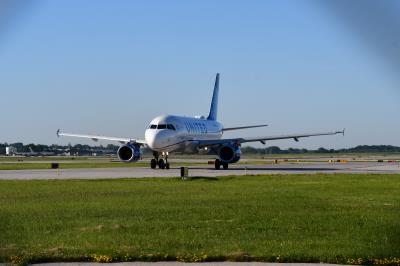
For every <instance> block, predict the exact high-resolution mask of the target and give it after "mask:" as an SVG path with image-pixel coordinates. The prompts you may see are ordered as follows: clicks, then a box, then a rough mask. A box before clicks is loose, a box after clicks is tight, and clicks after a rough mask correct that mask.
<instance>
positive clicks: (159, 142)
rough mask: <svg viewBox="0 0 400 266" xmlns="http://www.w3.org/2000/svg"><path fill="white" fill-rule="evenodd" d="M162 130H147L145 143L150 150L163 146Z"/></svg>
mask: <svg viewBox="0 0 400 266" xmlns="http://www.w3.org/2000/svg"><path fill="white" fill-rule="evenodd" d="M163 135H164V134H163V132H162V131H147V132H146V143H147V145H148V146H149V147H150V149H152V150H157V149H160V148H162V147H163Z"/></svg>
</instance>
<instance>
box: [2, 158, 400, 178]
mask: <svg viewBox="0 0 400 266" xmlns="http://www.w3.org/2000/svg"><path fill="white" fill-rule="evenodd" d="M173 166H174V167H173V168H172V169H170V170H160V169H156V170H152V169H150V168H147V167H146V168H145V167H124V168H91V169H58V170H1V171H0V180H31V179H42V180H46V179H116V178H152V177H180V167H179V164H178V163H177V164H174V165H173ZM313 173H380V174H400V164H399V163H376V162H350V163H279V164H240V165H230V169H228V170H215V169H214V168H213V167H212V166H211V165H210V166H192V167H190V166H189V176H190V177H217V176H232V175H233V176H234V175H267V174H313Z"/></svg>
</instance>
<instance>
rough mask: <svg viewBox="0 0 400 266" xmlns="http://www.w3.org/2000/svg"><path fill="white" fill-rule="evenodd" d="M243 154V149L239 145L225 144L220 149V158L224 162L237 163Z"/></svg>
mask: <svg viewBox="0 0 400 266" xmlns="http://www.w3.org/2000/svg"><path fill="white" fill-rule="evenodd" d="M241 155H242V151H241V150H240V147H239V146H237V145H232V144H225V145H223V146H221V148H219V150H218V156H219V159H220V160H221V162H223V163H237V162H238V161H239V160H240V156H241Z"/></svg>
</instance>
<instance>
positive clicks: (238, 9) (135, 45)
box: [0, 0, 400, 148]
mask: <svg viewBox="0 0 400 266" xmlns="http://www.w3.org/2000/svg"><path fill="white" fill-rule="evenodd" d="M19 8H21V9H23V11H21V12H14V13H15V14H14V13H13V15H12V16H10V17H11V19H10V20H9V21H8V22H7V23H6V27H3V30H1V31H0V88H1V103H2V104H1V106H2V112H1V113H0V122H1V123H2V126H1V130H0V142H17V141H21V142H24V143H31V142H33V143H45V144H51V143H58V144H65V143H69V142H71V143H92V142H86V141H82V140H76V139H57V137H56V135H55V132H56V130H57V129H58V128H61V129H63V130H65V131H72V132H79V133H99V134H104V135H111V136H120V137H133V138H143V134H144V130H145V128H146V127H147V126H148V123H149V122H150V120H151V119H152V118H153V117H155V116H157V115H159V114H178V115H179V114H182V115H201V114H206V113H207V112H208V109H209V104H210V103H209V102H210V99H211V94H212V87H213V82H214V78H215V73H216V72H220V73H221V84H220V87H221V95H220V105H219V108H220V110H219V118H220V120H221V122H223V123H224V124H225V125H226V126H240V125H248V124H258V123H267V124H269V125H270V126H269V127H267V128H264V129H254V130H247V131H240V132H239V131H238V132H235V133H230V134H229V135H227V136H228V137H233V136H241V137H242V136H262V135H274V134H288V133H308V132H314V131H317V132H319V131H327V130H328V131H330V130H337V129H342V128H346V130H347V132H346V136H345V137H341V136H334V137H316V138H309V139H304V140H302V141H300V142H299V143H295V142H293V141H291V140H289V141H288V140H285V141H274V142H270V143H268V144H267V145H269V146H271V145H278V146H280V147H282V148H287V147H300V148H318V147H321V146H323V147H326V148H343V147H351V146H355V145H362V144H367V145H373V144H388V145H398V146H400V138H399V136H400V125H399V123H398V119H397V114H399V111H400V107H399V100H400V94H399V92H398V85H399V79H398V77H397V76H396V75H395V73H394V72H395V71H393V69H392V68H391V66H390V65H388V64H387V63H386V62H385V60H382V58H381V57H380V56H379V55H378V54H376V53H374V52H373V51H372V50H371V49H369V48H368V45H366V44H365V43H364V42H363V40H362V39H359V38H357V37H355V36H354V34H353V33H352V32H351V31H349V30H347V29H346V27H345V26H344V25H343V24H342V23H340V22H338V21H337V19H335V18H334V17H333V16H329V15H328V14H327V13H326V12H324V11H323V10H322V8H321V7H320V6H318V5H316V4H315V2H314V1H311V0H310V1H305V0H303V1H293V0H292V1H288V0H279V1H264V0H260V1H256V0H252V1H228V0H226V1H223V0H220V1H212V0H205V1H184V0H180V1H161V0H160V1H122V0H119V1H78V0H68V1H67V0H64V1H62V0H60V1H44V0H43V1H40V0H38V1H35V2H34V4H31V5H29V7H24V8H23V7H21V6H20V7H19ZM17 13H18V14H17ZM13 17H15V18H13Z"/></svg>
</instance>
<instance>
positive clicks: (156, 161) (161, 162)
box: [150, 152, 170, 170]
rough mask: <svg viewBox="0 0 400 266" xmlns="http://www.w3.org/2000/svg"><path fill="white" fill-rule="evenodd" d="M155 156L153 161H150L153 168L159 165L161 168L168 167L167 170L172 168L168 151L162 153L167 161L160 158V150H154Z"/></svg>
mask: <svg viewBox="0 0 400 266" xmlns="http://www.w3.org/2000/svg"><path fill="white" fill-rule="evenodd" d="M153 156H154V159H151V161H150V167H151V169H156V168H157V166H158V167H159V168H160V169H167V170H168V169H170V164H169V162H168V153H162V156H163V157H164V158H165V161H164V159H162V158H161V159H159V157H160V154H159V153H158V152H153Z"/></svg>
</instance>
